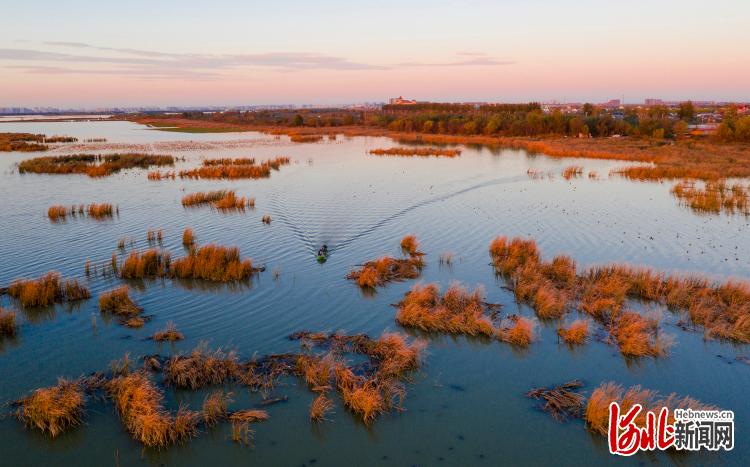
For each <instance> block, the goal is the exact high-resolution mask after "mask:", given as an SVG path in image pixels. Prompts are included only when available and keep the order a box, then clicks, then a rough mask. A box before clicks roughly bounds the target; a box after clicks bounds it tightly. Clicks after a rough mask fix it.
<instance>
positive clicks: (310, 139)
mask: <svg viewBox="0 0 750 467" xmlns="http://www.w3.org/2000/svg"><path fill="white" fill-rule="evenodd" d="M289 139H290V140H292V143H317V142H319V141H322V140H323V135H315V134H312V135H310V134H299V133H290V134H289Z"/></svg>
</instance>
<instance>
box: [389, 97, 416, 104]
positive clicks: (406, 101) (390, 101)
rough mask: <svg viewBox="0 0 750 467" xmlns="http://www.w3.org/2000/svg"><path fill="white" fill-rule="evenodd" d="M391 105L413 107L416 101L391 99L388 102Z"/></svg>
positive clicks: (398, 98) (400, 98)
mask: <svg viewBox="0 0 750 467" xmlns="http://www.w3.org/2000/svg"><path fill="white" fill-rule="evenodd" d="M388 102H389V103H390V104H391V105H414V104H416V103H417V101H415V100H413V99H404V97H403V96H398V97H391V99H390V100H389V101H388Z"/></svg>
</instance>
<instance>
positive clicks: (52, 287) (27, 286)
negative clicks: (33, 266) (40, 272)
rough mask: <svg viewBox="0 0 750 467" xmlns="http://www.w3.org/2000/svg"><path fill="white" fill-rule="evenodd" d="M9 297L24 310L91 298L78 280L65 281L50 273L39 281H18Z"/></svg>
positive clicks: (9, 288) (9, 290)
mask: <svg viewBox="0 0 750 467" xmlns="http://www.w3.org/2000/svg"><path fill="white" fill-rule="evenodd" d="M8 295H10V296H11V297H12V298H14V299H16V300H18V301H19V302H20V303H21V305H22V306H23V307H24V308H28V307H37V306H49V305H52V304H55V303H65V302H74V301H78V300H85V299H88V298H91V292H90V291H89V289H88V288H86V287H85V286H83V285H80V284H79V283H78V281H77V280H76V279H65V281H63V280H62V279H61V277H60V274H59V273H57V272H52V271H51V272H48V273H47V274H45V275H44V276H42V277H40V278H39V279H28V280H27V279H18V280H16V281H14V282H13V283H12V284H11V285H10V286H9V287H8Z"/></svg>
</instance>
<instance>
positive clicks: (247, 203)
mask: <svg viewBox="0 0 750 467" xmlns="http://www.w3.org/2000/svg"><path fill="white" fill-rule="evenodd" d="M214 207H215V208H216V209H219V210H240V211H244V210H245V208H248V207H255V199H253V198H245V197H244V196H241V197H237V195H235V194H234V192H233V191H230V192H228V193H227V194H226V196H224V197H223V198H221V199H220V200H218V201H216V202H215V203H214Z"/></svg>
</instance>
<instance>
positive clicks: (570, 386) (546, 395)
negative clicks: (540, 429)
mask: <svg viewBox="0 0 750 467" xmlns="http://www.w3.org/2000/svg"><path fill="white" fill-rule="evenodd" d="M582 387H583V383H582V382H581V381H579V380H574V381H568V382H567V383H564V384H561V385H559V386H553V387H550V388H535V389H532V390H531V391H529V392H527V393H526V397H530V398H532V399H536V400H539V401H542V402H543V404H541V405H540V406H539V408H540V409H541V410H544V411H545V412H548V413H550V414H551V415H552V417H553V418H554V419H555V420H557V421H559V422H564V421H567V420H570V419H574V418H580V417H581V416H582V414H583V404H584V402H585V398H584V396H583V394H581V393H580V392H577V390H578V389H580V388H582Z"/></svg>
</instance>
